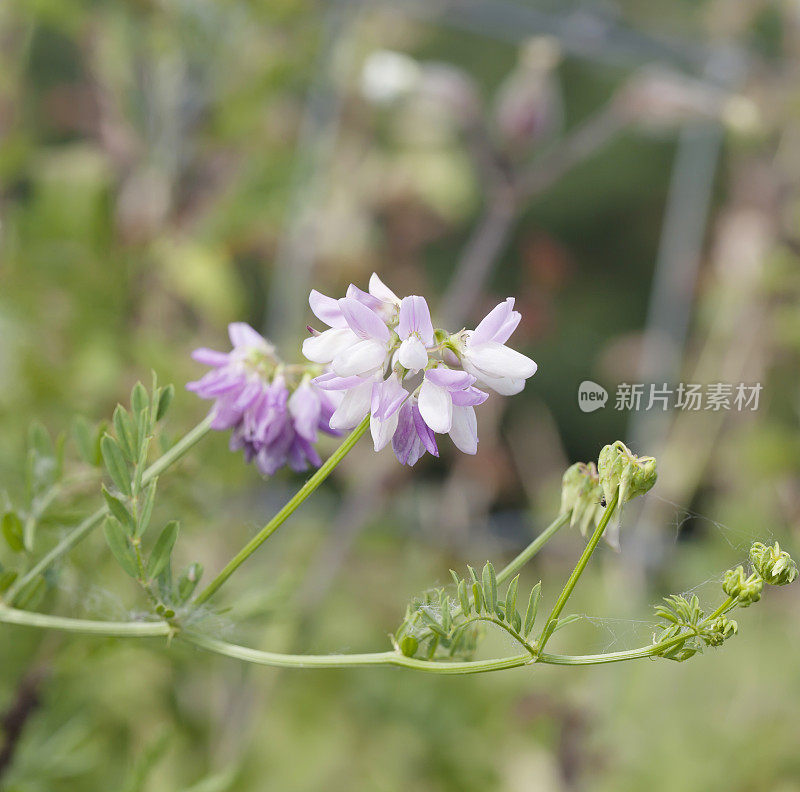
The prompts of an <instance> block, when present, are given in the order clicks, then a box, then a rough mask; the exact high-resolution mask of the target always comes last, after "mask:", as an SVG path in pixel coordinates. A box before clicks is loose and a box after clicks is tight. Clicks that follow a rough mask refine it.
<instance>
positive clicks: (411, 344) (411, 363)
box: [397, 335, 428, 371]
mask: <svg viewBox="0 0 800 792" xmlns="http://www.w3.org/2000/svg"><path fill="white" fill-rule="evenodd" d="M397 359H398V360H399V361H400V365H401V366H405V368H407V369H408V370H409V371H419V370H420V369H424V368H425V366H426V365H427V364H428V350H427V349H425V344H423V343H422V341H420V340H419V338H418V337H417V336H415V335H410V336H409V337H408V338H407V339H406V340H405V341H403V343H402V344H400V349H399V350H398V351H397Z"/></svg>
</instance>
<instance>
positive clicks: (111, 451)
mask: <svg viewBox="0 0 800 792" xmlns="http://www.w3.org/2000/svg"><path fill="white" fill-rule="evenodd" d="M100 450H101V452H102V454H103V461H104V462H105V463H106V469H107V470H108V474H109V475H110V476H111V480H112V481H113V482H114V484H115V485H116V487H117V489H118V490H119V491H120V492H123V493H125V495H130V494H131V478H130V474H129V473H128V466H127V465H126V464H125V457H124V456H123V454H122V450H121V449H120V447H119V445H117V443H116V441H115V440H114V438H113V437H111V435H108V434H106V435H103V439H102V440H101V441H100Z"/></svg>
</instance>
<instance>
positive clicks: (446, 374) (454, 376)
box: [425, 366, 475, 391]
mask: <svg viewBox="0 0 800 792" xmlns="http://www.w3.org/2000/svg"><path fill="white" fill-rule="evenodd" d="M425 379H426V380H429V381H430V382H432V383H433V384H434V385H438V386H439V387H440V388H447V390H451V391H452V390H463V389H464V388H468V387H469V386H470V385H472V383H473V382H475V377H473V376H472V375H471V374H467V372H466V371H457V370H455V369H449V368H445V367H444V366H439V367H438V368H434V369H429V370H428V371H426V372H425Z"/></svg>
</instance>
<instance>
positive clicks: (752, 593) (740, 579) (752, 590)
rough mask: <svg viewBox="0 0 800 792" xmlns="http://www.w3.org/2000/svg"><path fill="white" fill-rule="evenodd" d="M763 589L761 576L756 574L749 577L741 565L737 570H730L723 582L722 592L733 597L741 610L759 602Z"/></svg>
mask: <svg viewBox="0 0 800 792" xmlns="http://www.w3.org/2000/svg"><path fill="white" fill-rule="evenodd" d="M763 588H764V580H763V579H762V578H761V576H760V575H759V574H758V573H755V574H752V575H750V576H749V577H748V576H747V575H746V574H745V571H744V567H743V566H741V565H740V566H738V567H736V569H729V570H728V571H727V572H726V573H725V578H724V579H723V581H722V590H723V591H724V592H725V593H726V594H727V595H728V596H729V597H733V599H735V600H736V601H737V603H738V604H739V607H741V608H746V607H747V606H748V605H752V604H753V603H754V602H758V601H759V600H760V599H761V590H762V589H763Z"/></svg>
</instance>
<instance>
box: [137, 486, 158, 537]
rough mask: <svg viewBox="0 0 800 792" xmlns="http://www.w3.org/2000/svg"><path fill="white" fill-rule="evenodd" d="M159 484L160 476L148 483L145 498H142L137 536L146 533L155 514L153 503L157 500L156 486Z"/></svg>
mask: <svg viewBox="0 0 800 792" xmlns="http://www.w3.org/2000/svg"><path fill="white" fill-rule="evenodd" d="M157 485H158V477H156V478H154V479H153V480H152V481H151V482H150V483H149V484H148V485H147V489H146V490H145V492H144V499H143V500H142V508H141V510H140V511H139V525H138V526H137V528H136V536H137V537H140V536H143V535H144V532H145V531H146V530H147V527H148V526H149V525H150V517H152V515H153V504H154V503H155V502H156V486H157Z"/></svg>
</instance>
